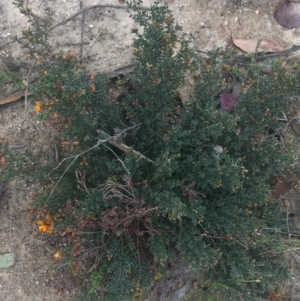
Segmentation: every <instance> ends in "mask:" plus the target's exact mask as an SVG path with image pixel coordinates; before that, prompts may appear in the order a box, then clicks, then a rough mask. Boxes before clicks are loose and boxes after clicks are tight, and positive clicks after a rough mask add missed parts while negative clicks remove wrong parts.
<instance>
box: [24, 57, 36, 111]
mask: <svg viewBox="0 0 300 301" xmlns="http://www.w3.org/2000/svg"><path fill="white" fill-rule="evenodd" d="M36 61H37V59H36V58H35V59H34V60H33V63H32V65H31V67H30V69H29V72H28V74H27V78H26V89H25V102H24V104H25V108H27V97H28V85H29V77H30V75H31V72H32V69H33V67H34V65H35V64H36Z"/></svg>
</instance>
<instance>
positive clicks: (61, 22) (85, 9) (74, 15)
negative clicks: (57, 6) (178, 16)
mask: <svg viewBox="0 0 300 301" xmlns="http://www.w3.org/2000/svg"><path fill="white" fill-rule="evenodd" d="M104 7H110V8H116V9H128V7H127V6H124V5H115V4H94V5H91V6H88V7H85V8H83V9H81V10H80V11H78V12H76V13H74V14H73V15H71V16H70V17H68V18H66V19H64V20H62V21H60V22H58V23H56V24H54V25H53V26H51V27H50V28H49V31H51V30H53V29H54V28H56V27H58V26H60V25H62V24H66V23H67V22H69V21H70V20H72V19H73V18H75V17H77V16H78V15H80V14H83V13H85V12H87V11H89V10H91V9H94V8H104ZM139 8H140V9H141V10H149V9H150V8H149V7H145V6H140V7H139Z"/></svg>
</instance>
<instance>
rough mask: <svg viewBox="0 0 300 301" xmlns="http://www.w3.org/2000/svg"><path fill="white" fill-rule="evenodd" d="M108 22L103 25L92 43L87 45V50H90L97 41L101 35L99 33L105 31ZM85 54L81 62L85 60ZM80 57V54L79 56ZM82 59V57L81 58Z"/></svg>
mask: <svg viewBox="0 0 300 301" xmlns="http://www.w3.org/2000/svg"><path fill="white" fill-rule="evenodd" d="M107 24H108V22H106V24H105V25H104V27H103V28H102V29H101V30H100V32H99V33H98V34H97V36H96V38H95V39H94V41H93V42H92V43H91V44H90V45H89V47H88V48H89V49H91V48H92V46H93V45H94V44H95V42H96V41H97V39H98V37H99V36H100V35H101V33H102V32H103V30H104V29H105V27H106V26H107ZM87 53H88V49H87V50H86V54H87ZM86 54H85V55H84V57H83V58H82V60H84V59H86V58H87V57H86ZM81 55H82V54H81ZM81 57H82V56H81Z"/></svg>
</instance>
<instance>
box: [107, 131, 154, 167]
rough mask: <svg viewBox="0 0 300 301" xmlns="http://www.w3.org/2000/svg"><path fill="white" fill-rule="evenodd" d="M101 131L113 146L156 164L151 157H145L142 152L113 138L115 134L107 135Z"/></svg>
mask: <svg viewBox="0 0 300 301" xmlns="http://www.w3.org/2000/svg"><path fill="white" fill-rule="evenodd" d="M101 133H102V134H103V136H104V137H105V139H106V141H107V142H108V143H110V144H112V145H113V146H115V147H117V148H118V149H120V150H122V151H123V152H125V153H130V152H133V153H134V154H136V155H138V156H139V157H141V158H143V159H146V160H147V161H149V162H151V163H154V164H157V163H156V162H154V161H152V160H151V159H149V158H147V157H146V156H144V155H143V154H141V153H140V152H138V151H136V150H134V149H132V147H130V146H127V145H126V144H124V143H120V142H119V141H118V140H117V139H116V138H114V137H115V136H113V137H112V136H109V135H108V134H106V133H105V132H103V131H101Z"/></svg>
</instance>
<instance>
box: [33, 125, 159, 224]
mask: <svg viewBox="0 0 300 301" xmlns="http://www.w3.org/2000/svg"><path fill="white" fill-rule="evenodd" d="M138 127H139V125H136V124H135V125H133V126H130V127H128V128H126V129H124V130H122V131H121V132H120V133H118V134H117V135H114V136H109V135H108V137H109V138H106V139H104V140H103V139H98V141H97V143H96V144H95V145H94V146H92V147H90V148H88V149H86V150H85V151H83V152H81V153H79V154H77V155H74V156H70V157H67V158H64V159H63V160H62V161H61V162H60V163H59V164H58V165H57V166H56V167H55V168H54V169H53V170H52V171H51V172H50V174H51V173H52V172H53V171H54V170H56V169H57V168H59V166H61V165H62V164H63V163H64V162H65V161H66V160H69V159H73V160H72V161H71V163H70V164H69V165H68V167H67V168H66V169H65V170H64V172H63V173H62V175H61V176H60V177H59V178H58V180H57V182H56V183H55V185H54V187H53V188H52V189H51V191H50V193H49V195H48V197H47V199H46V200H45V202H44V205H43V206H42V207H41V210H40V211H39V212H38V214H37V217H36V221H37V220H38V219H39V217H40V215H41V213H42V211H43V208H44V207H45V205H46V204H47V203H48V202H49V200H50V197H51V196H52V194H53V193H54V191H55V189H56V187H57V186H58V184H59V183H60V181H61V180H62V178H63V177H64V176H65V174H66V173H67V171H68V170H69V169H70V167H71V166H72V165H73V163H74V162H75V161H76V160H77V159H78V158H79V157H80V156H82V155H83V154H85V153H87V152H89V151H91V150H92V149H95V148H98V147H99V146H100V145H101V144H104V143H105V142H108V140H111V139H113V140H115V141H117V139H118V138H120V137H121V136H122V135H123V134H125V133H126V132H127V131H129V130H132V129H136V128H138ZM127 147H128V146H127ZM142 156H143V155H142ZM143 157H144V158H146V157H145V156H143ZM146 159H147V160H150V159H148V158H146ZM150 161H151V160H150ZM152 162H153V163H155V162H154V161H152ZM155 164H156V163H155Z"/></svg>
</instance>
